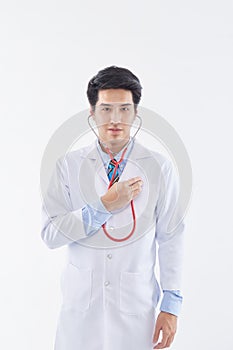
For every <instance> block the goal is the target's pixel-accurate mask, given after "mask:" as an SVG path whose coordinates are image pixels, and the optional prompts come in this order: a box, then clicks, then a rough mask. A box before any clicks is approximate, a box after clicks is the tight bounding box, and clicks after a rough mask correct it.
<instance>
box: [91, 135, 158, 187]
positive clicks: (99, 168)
mask: <svg viewBox="0 0 233 350" xmlns="http://www.w3.org/2000/svg"><path fill="white" fill-rule="evenodd" d="M151 156H152V154H151V152H150V151H149V150H148V149H146V148H144V147H143V146H142V145H141V144H140V143H139V142H138V141H137V140H135V141H134V145H133V148H132V151H131V153H130V155H129V158H128V160H127V162H126V165H125V168H124V170H123V172H122V174H121V176H120V180H119V181H125V180H128V179H129V178H130V177H135V176H140V167H139V165H140V164H142V159H143V158H148V157H151ZM86 158H88V159H91V160H92V162H93V171H95V172H96V175H97V176H98V177H100V178H101V180H102V181H103V182H104V183H105V185H108V184H109V179H108V176H107V173H106V170H105V167H104V164H103V161H102V158H101V156H100V154H99V151H98V149H97V147H96V144H95V142H94V144H92V147H91V151H90V152H89V153H88V154H87V155H86Z"/></svg>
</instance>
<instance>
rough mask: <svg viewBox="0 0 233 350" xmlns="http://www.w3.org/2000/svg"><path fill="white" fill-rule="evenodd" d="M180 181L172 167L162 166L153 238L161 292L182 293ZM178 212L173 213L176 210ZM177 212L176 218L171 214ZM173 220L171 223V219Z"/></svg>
mask: <svg viewBox="0 0 233 350" xmlns="http://www.w3.org/2000/svg"><path fill="white" fill-rule="evenodd" d="M178 198H179V182H178V176H177V175H176V172H175V169H174V167H173V164H172V162H171V161H170V160H168V159H166V160H165V162H164V163H163V164H162V166H161V177H160V188H159V197H158V201H157V205H156V239H157V243H158V257H159V268H160V285H161V288H162V290H181V284H182V264H183V247H184V220H183V217H182V212H181V209H180V207H179V206H180V204H179V201H178ZM176 207H177V208H178V210H175V208H176ZM174 213H176V215H175V216H173V214H174ZM172 218H173V221H172V222H173V224H172V225H170V220H171V219H172Z"/></svg>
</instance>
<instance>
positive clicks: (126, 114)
mask: <svg viewBox="0 0 233 350" xmlns="http://www.w3.org/2000/svg"><path fill="white" fill-rule="evenodd" d="M141 89H142V87H141V85H140V81H139V79H138V78H137V77H136V76H135V75H134V74H133V73H132V72H130V71H129V70H128V69H126V68H120V67H116V66H111V67H108V68H105V69H103V70H101V71H99V72H98V74H97V75H96V76H94V77H93V78H92V79H91V80H90V82H89V84H88V90H87V95H88V99H89V103H90V115H91V117H92V118H93V121H94V122H95V123H96V126H97V128H98V140H96V141H95V142H94V143H93V144H92V145H89V146H87V147H84V148H82V149H80V150H77V151H73V152H69V153H67V154H66V156H65V157H61V158H60V159H59V160H58V161H57V165H56V169H55V171H54V174H53V177H52V179H51V181H50V184H49V187H48V190H47V194H46V198H45V199H44V205H43V215H44V222H43V228H42V232H41V235H42V239H43V240H44V242H45V243H46V244H47V246H48V247H49V248H52V249H53V248H58V247H61V246H65V245H66V246H67V249H68V255H67V256H68V263H67V265H66V268H65V269H64V271H63V275H62V285H61V287H62V294H63V304H62V308H61V312H60V316H59V321H58V326H57V333H56V341H55V350H79V349H85V350H94V349H96V350H116V349H121V350H126V349H127V350H128V349H134V350H149V349H152V348H154V349H163V348H167V347H169V346H170V345H171V343H172V341H173V339H174V336H175V333H176V329H177V318H178V315H179V312H180V307H181V303H182V296H181V291H180V289H181V270H182V247H183V233H184V223H183V222H182V221H181V222H180V223H179V225H177V227H176V228H175V229H174V230H172V232H168V230H167V227H168V223H169V221H170V219H171V217H172V213H173V210H174V208H175V205H176V202H177V196H178V190H177V188H178V187H177V181H176V178H175V173H174V171H173V167H172V164H171V162H170V161H169V160H168V159H166V158H165V157H164V156H163V155H162V154H160V153H158V152H155V151H152V150H148V149H147V148H145V147H143V146H142V145H141V144H140V143H139V142H138V141H137V140H134V139H133V138H132V137H131V136H130V130H131V126H132V124H133V122H134V120H135V118H136V116H137V106H138V104H139V101H140V98H141ZM126 146H127V149H126V150H125V148H126ZM123 152H125V153H124V159H123V161H121V162H120V160H121V157H122V155H123ZM113 157H114V161H112V162H111V161H110V159H111V158H113ZM116 162H119V163H118V167H117V165H116ZM115 166H116V167H117V171H116V170H115ZM107 175H108V177H107ZM113 177H114V178H113ZM112 180H113V181H112ZM109 181H112V185H111V187H110V188H109V189H108V183H109ZM132 200H133V202H134V209H135V212H136V219H137V221H136V230H135V233H134V234H135V237H136V239H135V238H134V239H132V238H133V236H132V237H131V240H130V241H129V243H128V244H126V243H127V242H126V243H125V241H124V242H123V243H116V242H114V237H115V238H117V237H118V236H120V237H125V236H126V235H127V234H128V233H129V231H130V230H131V228H132V225H133V220H132V207H130V204H131V203H132ZM103 225H106V226H105V230H106V231H108V232H109V234H110V236H111V237H113V240H111V239H109V238H108V237H106V235H105V234H104V227H103ZM106 227H107V228H106ZM122 228H123V229H122ZM121 229H122V230H121ZM122 241H123V240H122ZM122 241H121V242H122ZM156 244H158V247H159V249H158V257H159V267H160V286H161V287H162V290H163V298H162V302H161V305H160V313H159V315H158V317H157V319H156V317H155V309H156V306H157V304H158V302H159V299H160V288H159V284H158V282H157V279H156V278H155V274H154V267H155V262H156ZM159 338H160V341H159Z"/></svg>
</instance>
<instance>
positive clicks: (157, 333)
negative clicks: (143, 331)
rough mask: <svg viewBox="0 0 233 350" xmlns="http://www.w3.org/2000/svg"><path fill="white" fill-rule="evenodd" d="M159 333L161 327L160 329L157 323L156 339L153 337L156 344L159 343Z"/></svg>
mask: <svg viewBox="0 0 233 350" xmlns="http://www.w3.org/2000/svg"><path fill="white" fill-rule="evenodd" d="M159 332H160V327H159V325H158V323H156V326H155V332H154V337H153V342H154V343H157V341H158V340H159Z"/></svg>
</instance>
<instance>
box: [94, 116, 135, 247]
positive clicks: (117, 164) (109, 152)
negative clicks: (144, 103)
mask: <svg viewBox="0 0 233 350" xmlns="http://www.w3.org/2000/svg"><path fill="white" fill-rule="evenodd" d="M91 117H92V115H89V116H88V119H87V121H88V124H89V126H90V128H91V129H92V131H93V132H94V134H95V135H96V137H97V139H98V140H99V142H100V143H101V144H102V145H103V147H104V148H105V150H106V152H107V153H108V154H109V156H110V158H111V160H112V162H113V164H114V166H115V168H114V171H113V174H112V177H111V180H110V182H109V185H108V189H109V188H110V187H111V186H112V184H113V181H114V178H115V174H116V172H117V169H118V167H119V164H120V163H121V162H122V161H123V159H124V155H125V152H126V151H127V148H128V145H129V143H130V142H131V141H134V139H135V136H136V135H137V133H138V131H139V130H140V128H141V126H142V118H141V117H140V116H139V115H136V117H137V118H139V127H138V128H137V130H136V132H135V134H134V135H133V137H132V139H130V140H129V141H128V142H127V144H126V146H125V149H124V151H123V152H122V155H121V158H120V160H119V161H115V160H114V158H113V153H112V152H111V151H110V149H109V148H108V147H107V145H106V144H105V143H104V142H103V141H101V140H100V138H99V135H98V134H97V133H96V132H95V130H94V129H93V127H92V125H91V123H90V118H91ZM130 205H131V212H132V217H133V228H132V230H131V232H130V233H129V234H128V235H127V236H126V237H123V238H115V237H112V236H111V235H110V234H109V233H108V232H107V230H106V227H105V226H106V223H104V224H103V225H102V228H103V231H104V233H105V235H106V236H107V237H108V238H109V239H111V240H112V241H115V242H123V241H126V240H127V239H129V238H130V237H131V236H132V235H133V233H134V231H135V228H136V215H135V210H134V203H133V199H131V201H130Z"/></svg>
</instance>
